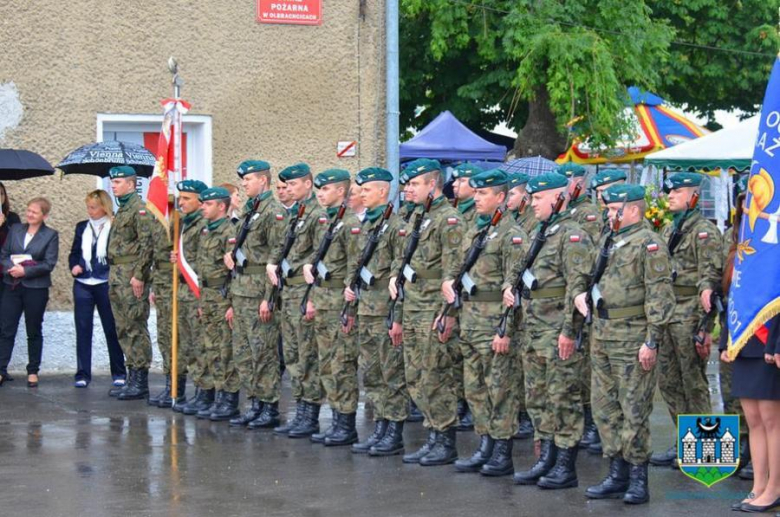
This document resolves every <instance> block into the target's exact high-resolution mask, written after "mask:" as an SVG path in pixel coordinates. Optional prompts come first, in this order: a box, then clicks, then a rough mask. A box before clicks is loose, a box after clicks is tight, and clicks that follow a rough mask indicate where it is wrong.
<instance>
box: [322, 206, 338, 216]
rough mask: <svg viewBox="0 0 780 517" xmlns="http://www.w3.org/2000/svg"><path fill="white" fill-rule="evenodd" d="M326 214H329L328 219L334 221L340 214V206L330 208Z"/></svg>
mask: <svg viewBox="0 0 780 517" xmlns="http://www.w3.org/2000/svg"><path fill="white" fill-rule="evenodd" d="M325 212H326V213H327V214H328V219H333V218H334V217H335V216H336V214H337V213H339V206H338V205H337V206H329V207H328V208H326V209H325Z"/></svg>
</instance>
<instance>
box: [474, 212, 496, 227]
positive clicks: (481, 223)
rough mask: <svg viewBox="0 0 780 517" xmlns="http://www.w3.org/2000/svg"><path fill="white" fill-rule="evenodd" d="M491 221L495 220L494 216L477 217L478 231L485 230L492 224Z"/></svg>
mask: <svg viewBox="0 0 780 517" xmlns="http://www.w3.org/2000/svg"><path fill="white" fill-rule="evenodd" d="M491 219H493V216H492V215H490V214H479V215H478V216H477V230H482V229H484V228H485V226H487V225H489V224H490V221H491Z"/></svg>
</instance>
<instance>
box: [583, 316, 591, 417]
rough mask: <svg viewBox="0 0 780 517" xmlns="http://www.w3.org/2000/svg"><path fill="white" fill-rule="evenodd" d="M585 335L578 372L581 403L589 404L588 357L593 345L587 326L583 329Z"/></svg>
mask: <svg viewBox="0 0 780 517" xmlns="http://www.w3.org/2000/svg"><path fill="white" fill-rule="evenodd" d="M584 332H585V336H584V337H583V339H582V364H581V368H582V371H581V372H580V381H581V383H580V389H581V390H582V405H583V406H586V407H587V406H590V405H591V402H592V401H591V384H592V382H593V381H592V375H593V374H592V373H591V372H592V369H593V367H592V365H591V357H590V351H591V348H592V347H593V333H592V332H589V330H588V328H587V327H586V328H585V330H584Z"/></svg>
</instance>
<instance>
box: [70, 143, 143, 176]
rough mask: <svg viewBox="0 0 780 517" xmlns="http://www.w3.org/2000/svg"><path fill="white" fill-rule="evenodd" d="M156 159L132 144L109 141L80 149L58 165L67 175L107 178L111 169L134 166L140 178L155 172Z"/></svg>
mask: <svg viewBox="0 0 780 517" xmlns="http://www.w3.org/2000/svg"><path fill="white" fill-rule="evenodd" d="M154 163H155V157H154V155H153V154H152V153H151V152H150V151H149V150H148V149H147V148H146V147H143V146H141V145H138V144H131V143H130V142H117V141H114V140H109V141H106V142H96V143H94V144H87V145H85V146H83V147H79V148H78V149H76V150H75V151H73V152H71V153H70V154H69V155H68V156H66V157H65V159H64V160H62V161H61V162H60V163H59V164H58V165H57V168H58V169H62V172H64V173H65V174H90V175H92V176H100V177H101V178H105V177H106V176H108V171H109V169H111V167H115V166H117V165H130V166H132V167H133V168H134V169H135V170H136V172H137V173H138V175H139V176H144V177H147V178H148V177H149V176H151V175H152V172H153V171H154Z"/></svg>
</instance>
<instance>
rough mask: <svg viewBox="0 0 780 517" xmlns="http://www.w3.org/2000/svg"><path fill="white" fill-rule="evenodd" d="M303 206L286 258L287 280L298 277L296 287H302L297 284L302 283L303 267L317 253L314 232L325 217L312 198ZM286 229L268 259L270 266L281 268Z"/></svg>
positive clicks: (317, 242) (292, 215)
mask: <svg viewBox="0 0 780 517" xmlns="http://www.w3.org/2000/svg"><path fill="white" fill-rule="evenodd" d="M305 204H306V211H305V212H304V213H303V217H301V219H300V220H299V221H298V224H297V225H296V226H295V244H293V247H292V249H291V250H290V254H289V255H288V256H287V262H288V263H289V264H290V268H291V270H290V277H289V278H292V277H300V278H299V279H297V280H296V285H303V284H302V283H298V282H303V265H304V264H311V263H312V262H313V261H314V255H315V254H316V253H317V246H318V245H319V241H317V237H316V235H315V231H316V229H317V226H318V225H319V223H318V221H319V219H320V217H327V216H326V214H325V210H323V209H322V208H321V207H320V205H319V203H317V200H316V199H315V198H314V196H311V197H309V199H307V200H306V201H305ZM294 216H295V214H291V215H290V217H294ZM287 227H288V225H285V227H284V229H283V230H282V234H281V238H280V239H279V242H278V244H277V245H276V247H275V248H274V250H273V252H272V253H271V255H270V257H269V259H268V262H269V263H270V264H276V265H278V266H281V261H282V248H283V247H284V236H285V233H286V232H287Z"/></svg>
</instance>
